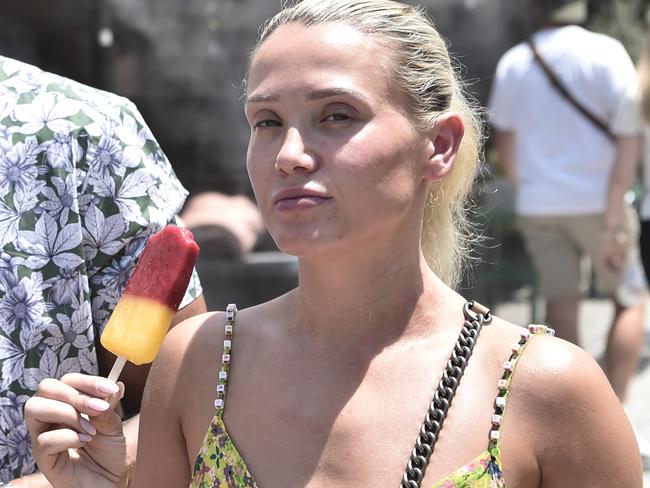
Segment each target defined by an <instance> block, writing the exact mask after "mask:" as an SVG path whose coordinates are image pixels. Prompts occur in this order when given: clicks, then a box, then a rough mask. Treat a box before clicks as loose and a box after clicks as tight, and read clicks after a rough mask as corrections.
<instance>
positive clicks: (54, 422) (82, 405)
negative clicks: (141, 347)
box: [25, 373, 129, 488]
mask: <svg viewBox="0 0 650 488" xmlns="http://www.w3.org/2000/svg"><path fill="white" fill-rule="evenodd" d="M123 394H124V385H123V384H121V383H120V384H119V386H118V385H116V384H115V383H113V382H111V381H109V380H107V379H106V378H101V377H98V376H88V375H83V374H78V373H72V374H67V375H65V376H64V377H63V378H61V380H60V381H59V380H55V379H45V380H43V381H41V382H40V384H39V385H38V391H37V392H36V395H35V396H34V397H33V398H30V399H29V400H28V401H27V403H26V404H25V418H26V420H27V427H28V428H29V432H30V434H31V437H32V450H33V454H34V458H35V459H36V462H37V463H38V465H39V467H40V469H41V471H42V472H43V474H45V476H46V477H47V479H48V480H49V481H50V483H52V485H53V486H54V487H55V488H72V487H89V486H92V487H93V488H109V487H110V488H114V487H120V488H121V487H125V486H127V482H128V481H127V478H128V466H129V463H128V456H127V450H126V441H125V438H124V434H123V432H122V420H121V419H120V417H119V416H118V415H117V414H116V413H115V412H114V409H115V407H116V406H117V404H118V403H119V400H120V398H121V397H122V396H123ZM82 414H85V417H87V419H86V418H85V417H84V416H82Z"/></svg>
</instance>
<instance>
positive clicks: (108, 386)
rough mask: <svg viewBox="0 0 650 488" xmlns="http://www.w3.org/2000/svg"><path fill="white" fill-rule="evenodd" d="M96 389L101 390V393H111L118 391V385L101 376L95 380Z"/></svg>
mask: <svg viewBox="0 0 650 488" xmlns="http://www.w3.org/2000/svg"><path fill="white" fill-rule="evenodd" d="M96 386H97V389H98V390H99V391H101V392H102V393H108V394H109V395H112V394H113V393H117V392H118V391H120V387H119V386H117V385H116V384H115V383H113V382H112V381H109V380H105V379H103V378H101V379H98V380H97V385H96Z"/></svg>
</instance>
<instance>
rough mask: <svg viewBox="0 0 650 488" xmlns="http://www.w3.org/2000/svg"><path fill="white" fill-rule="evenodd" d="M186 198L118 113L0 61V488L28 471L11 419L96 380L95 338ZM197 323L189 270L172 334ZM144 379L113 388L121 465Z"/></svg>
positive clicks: (104, 98)
mask: <svg viewBox="0 0 650 488" xmlns="http://www.w3.org/2000/svg"><path fill="white" fill-rule="evenodd" d="M186 196H187V191H186V190H185V189H184V188H183V187H182V186H181V183H180V182H179V181H178V179H177V178H176V176H175V175H174V172H173V170H172V167H171V165H170V163H169V161H168V160H167V158H166V157H165V154H164V153H163V152H162V150H161V148H160V146H159V145H158V143H157V142H156V140H155V138H154V136H153V135H152V134H151V132H150V130H149V128H148V127H147V125H146V124H145V122H144V120H143V119H142V116H141V115H140V113H139V112H138V110H137V108H136V107H135V106H134V105H133V104H132V103H131V102H130V101H129V100H127V99H125V98H122V97H119V96H117V95H113V94H111V93H107V92H103V91H100V90H97V89H94V88H91V87H88V86H85V85H82V84H79V83H76V82H74V81H72V80H69V79H66V78H63V77H60V76H57V75H54V74H51V73H46V72H43V71H41V70H40V69H38V68H36V67H34V66H30V65H27V64H24V63H21V62H18V61H16V60H13V59H9V58H6V57H2V56H0V367H1V369H0V482H8V481H10V480H12V479H14V478H16V477H19V476H21V475H27V474H30V473H33V472H34V471H35V470H36V463H35V461H34V459H33V457H32V450H31V443H30V438H29V433H28V432H27V427H26V425H25V421H24V418H23V407H24V404H25V402H26V401H27V399H28V398H29V397H31V396H33V395H34V393H35V392H36V388H37V385H38V383H39V382H40V381H41V380H42V379H43V378H47V377H54V378H61V377H63V376H64V375H65V374H68V373H87V374H95V375H101V376H106V375H107V374H108V371H109V370H110V368H111V366H112V364H113V362H114V359H115V358H114V356H113V355H112V354H111V353H109V352H108V351H106V350H105V349H104V348H103V347H102V346H101V345H100V344H99V340H98V339H99V335H100V333H101V330H102V328H103V326H104V324H105V323H106V321H107V319H108V317H109V316H110V314H111V311H112V310H113V308H114V306H115V305H116V303H117V301H118V299H119V297H120V295H121V293H122V291H123V288H124V286H125V284H126V281H127V279H128V277H129V275H130V273H131V271H132V269H133V266H134V264H135V262H136V260H137V257H138V256H139V254H140V252H141V251H142V249H143V247H144V244H145V242H146V240H147V238H148V237H149V236H150V235H151V234H152V233H154V232H156V231H158V230H160V229H161V228H162V227H163V226H165V225H166V224H167V223H170V222H174V221H175V216H176V214H177V213H178V212H179V210H180V209H181V207H182V205H183V202H184V201H185V198H186ZM215 211H216V210H215ZM203 311H205V303H204V301H203V295H202V290H201V285H200V283H199V280H198V277H197V275H196V271H195V272H194V274H193V277H192V280H191V282H190V286H189V288H188V290H187V293H186V295H185V298H184V300H183V302H182V304H181V309H180V310H179V312H178V313H177V315H176V317H175V319H174V322H173V324H172V325H175V324H176V323H178V322H179V321H181V320H183V319H185V318H188V317H191V316H193V315H196V314H197V313H201V312H203ZM148 371H149V365H145V366H138V367H136V366H134V365H131V364H129V365H127V367H126V368H125V370H124V372H123V374H122V377H121V378H122V381H123V382H124V383H125V384H126V385H127V389H128V393H127V394H126V396H125V397H124V398H123V399H122V402H121V406H122V409H123V417H131V420H128V421H127V423H126V424H127V425H126V426H125V431H126V432H127V438H128V450H129V453H130V456H131V459H134V458H135V451H136V445H137V430H138V423H139V422H138V421H139V419H138V416H137V415H136V414H137V413H138V411H139V409H140V402H141V399H142V392H143V389H144V384H145V380H146V378H147V375H148ZM108 393H110V392H107V394H108ZM134 415H135V417H133V416H134ZM13 484H14V485H15V486H29V487H32V488H39V487H41V486H42V487H45V486H49V483H47V481H46V480H45V478H44V477H43V476H41V475H35V476H30V477H28V478H23V479H20V480H15V481H14V482H13Z"/></svg>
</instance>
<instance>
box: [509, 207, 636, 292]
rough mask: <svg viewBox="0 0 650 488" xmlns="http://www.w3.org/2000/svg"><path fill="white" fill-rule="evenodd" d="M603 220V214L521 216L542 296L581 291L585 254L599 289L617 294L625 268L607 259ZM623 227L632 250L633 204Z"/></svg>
mask: <svg viewBox="0 0 650 488" xmlns="http://www.w3.org/2000/svg"><path fill="white" fill-rule="evenodd" d="M602 222H603V215H602V214H594V215H570V216H539V217H537V216H535V217H528V216H526V217H519V228H520V229H521V231H522V234H523V236H524V241H525V242H526V248H527V249H528V253H529V254H530V256H531V258H532V260H533V264H534V265H535V269H536V270H537V275H538V278H539V286H540V292H541V294H542V296H544V297H546V298H556V297H561V296H568V295H573V294H579V293H580V292H581V283H583V282H584V280H583V279H582V270H583V267H582V266H581V262H582V259H583V257H585V256H587V257H588V258H589V260H590V261H591V269H592V270H593V271H594V274H595V277H596V288H597V289H598V291H599V292H601V293H603V294H605V295H608V296H614V295H615V293H616V291H617V289H618V287H619V285H620V284H621V278H622V270H618V271H614V270H612V269H611V268H610V267H608V266H607V265H606V263H605V259H604V256H603V253H604V250H603V249H602V247H603V244H604V239H603V230H602ZM623 228H624V231H625V234H626V243H628V249H627V253H628V254H630V253H631V251H632V250H633V249H634V248H633V246H635V245H637V241H638V223H637V222H636V219H635V215H634V211H633V210H632V209H631V208H627V209H626V212H625V218H624V219H623ZM627 260H628V259H627V257H626V261H627Z"/></svg>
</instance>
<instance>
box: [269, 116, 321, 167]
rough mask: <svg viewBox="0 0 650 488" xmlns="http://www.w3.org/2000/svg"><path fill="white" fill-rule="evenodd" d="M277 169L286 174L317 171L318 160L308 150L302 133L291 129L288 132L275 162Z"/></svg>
mask: <svg viewBox="0 0 650 488" xmlns="http://www.w3.org/2000/svg"><path fill="white" fill-rule="evenodd" d="M275 168H276V169H277V170H278V171H281V172H283V173H286V174H292V173H294V172H295V171H297V170H303V171H306V172H311V171H314V170H315V169H316V159H315V157H314V155H313V154H312V153H311V151H310V150H309V149H308V148H307V145H306V143H305V138H304V136H303V134H301V132H300V131H299V130H298V129H296V128H294V127H291V128H289V130H287V132H286V135H285V138H284V141H283V143H282V147H281V148H280V152H278V155H277V157H276V160H275Z"/></svg>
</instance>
